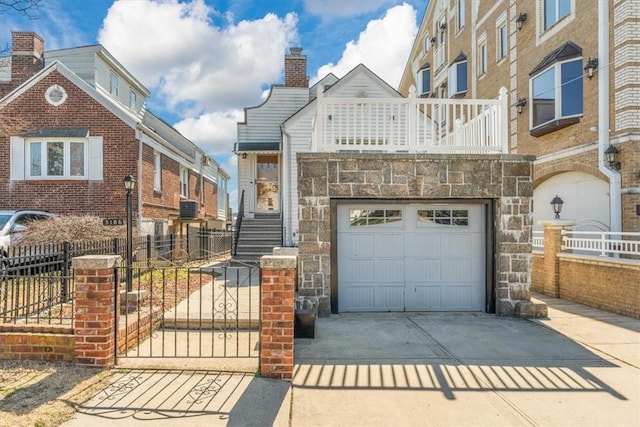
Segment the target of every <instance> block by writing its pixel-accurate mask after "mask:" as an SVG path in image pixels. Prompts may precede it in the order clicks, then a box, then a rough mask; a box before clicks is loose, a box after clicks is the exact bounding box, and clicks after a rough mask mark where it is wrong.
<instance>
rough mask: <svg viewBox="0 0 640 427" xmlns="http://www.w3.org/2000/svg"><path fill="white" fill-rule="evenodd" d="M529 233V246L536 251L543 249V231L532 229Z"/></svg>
mask: <svg viewBox="0 0 640 427" xmlns="http://www.w3.org/2000/svg"><path fill="white" fill-rule="evenodd" d="M531 234H532V238H531V240H532V241H531V248H532V249H533V250H536V251H542V250H544V231H542V230H533V231H532V233H531Z"/></svg>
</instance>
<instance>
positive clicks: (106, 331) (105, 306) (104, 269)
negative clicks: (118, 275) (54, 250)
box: [72, 255, 122, 366]
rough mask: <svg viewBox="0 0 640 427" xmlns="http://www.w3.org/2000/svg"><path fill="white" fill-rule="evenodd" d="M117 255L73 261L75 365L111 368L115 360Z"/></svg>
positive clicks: (118, 257)
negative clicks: (74, 284)
mask: <svg viewBox="0 0 640 427" xmlns="http://www.w3.org/2000/svg"><path fill="white" fill-rule="evenodd" d="M121 261H122V258H121V257H120V256H118V255H87V256H82V257H77V258H74V259H73V261H72V262H73V264H72V265H73V268H74V270H75V283H76V303H75V320H74V325H73V328H74V335H75V357H74V360H75V363H77V364H81V365H93V366H113V365H114V363H115V356H116V354H115V353H116V350H115V348H116V332H115V323H114V321H115V315H116V307H115V303H116V288H117V286H116V281H115V268H116V267H117V266H118V265H120V262H121Z"/></svg>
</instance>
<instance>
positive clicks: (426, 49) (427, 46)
mask: <svg viewBox="0 0 640 427" xmlns="http://www.w3.org/2000/svg"><path fill="white" fill-rule="evenodd" d="M429 49H431V37H429V36H427V37H425V38H424V52H425V53H427V52H429Z"/></svg>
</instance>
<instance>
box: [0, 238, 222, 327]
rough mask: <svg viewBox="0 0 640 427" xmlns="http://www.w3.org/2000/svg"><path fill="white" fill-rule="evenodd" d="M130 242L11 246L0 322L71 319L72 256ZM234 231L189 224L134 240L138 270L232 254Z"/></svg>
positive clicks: (120, 251)
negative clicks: (176, 231)
mask: <svg viewBox="0 0 640 427" xmlns="http://www.w3.org/2000/svg"><path fill="white" fill-rule="evenodd" d="M126 243H127V242H126V240H125V239H117V238H116V239H107V240H96V241H90V242H64V243H59V244H58V243H56V244H39V245H28V246H26V245H24V246H13V247H10V248H8V249H7V250H6V251H0V322H2V323H16V322H23V323H38V324H41V323H49V324H52V323H62V324H64V323H70V321H71V317H72V313H73V295H74V280H73V270H72V263H71V260H72V259H73V258H75V257H78V256H82V255H112V254H113V255H120V256H122V257H123V260H124V262H125V263H126V261H127V260H126V247H127V245H126ZM232 246H233V234H232V233H231V232H227V231H215V230H208V229H201V228H190V227H187V232H186V234H182V235H163V236H152V235H147V236H141V237H137V238H135V239H134V241H133V260H132V265H133V266H135V267H136V268H138V269H141V268H150V267H155V266H167V265H180V264H183V263H185V262H190V261H200V260H209V259H213V258H217V257H223V256H226V255H230V254H231V249H232Z"/></svg>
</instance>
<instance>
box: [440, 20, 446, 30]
mask: <svg viewBox="0 0 640 427" xmlns="http://www.w3.org/2000/svg"><path fill="white" fill-rule="evenodd" d="M446 29H447V23H446V22H441V23H440V31H444V30H446Z"/></svg>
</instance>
